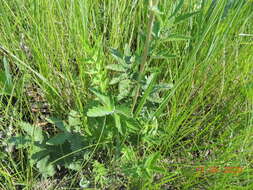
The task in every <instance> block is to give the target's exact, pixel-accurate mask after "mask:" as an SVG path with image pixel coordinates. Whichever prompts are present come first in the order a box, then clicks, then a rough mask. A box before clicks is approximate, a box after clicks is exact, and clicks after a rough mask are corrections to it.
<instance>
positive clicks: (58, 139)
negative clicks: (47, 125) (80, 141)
mask: <svg viewBox="0 0 253 190" xmlns="http://www.w3.org/2000/svg"><path fill="white" fill-rule="evenodd" d="M67 138H68V134H66V133H59V134H57V135H55V136H54V137H52V138H50V139H49V140H48V141H47V143H46V144H48V145H61V144H63V143H64V142H65V141H66V139H67Z"/></svg>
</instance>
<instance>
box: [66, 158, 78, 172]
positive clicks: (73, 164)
mask: <svg viewBox="0 0 253 190" xmlns="http://www.w3.org/2000/svg"><path fill="white" fill-rule="evenodd" d="M64 166H65V167H66V168H69V169H71V170H75V171H80V170H81V169H82V162H81V161H80V160H77V161H71V163H65V164H64Z"/></svg>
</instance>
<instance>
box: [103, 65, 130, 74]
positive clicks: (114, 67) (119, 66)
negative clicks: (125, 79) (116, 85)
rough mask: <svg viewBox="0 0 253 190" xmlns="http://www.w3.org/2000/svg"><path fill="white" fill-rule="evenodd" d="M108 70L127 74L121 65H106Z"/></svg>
mask: <svg viewBox="0 0 253 190" xmlns="http://www.w3.org/2000/svg"><path fill="white" fill-rule="evenodd" d="M105 68H106V69H109V70H112V71H118V72H126V70H127V69H126V68H125V67H124V66H123V65H121V64H109V65H106V67H105Z"/></svg>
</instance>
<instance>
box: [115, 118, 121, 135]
mask: <svg viewBox="0 0 253 190" xmlns="http://www.w3.org/2000/svg"><path fill="white" fill-rule="evenodd" d="M114 120H115V126H116V128H117V129H118V131H119V133H120V134H121V135H123V131H122V126H121V121H120V116H119V115H118V114H114Z"/></svg>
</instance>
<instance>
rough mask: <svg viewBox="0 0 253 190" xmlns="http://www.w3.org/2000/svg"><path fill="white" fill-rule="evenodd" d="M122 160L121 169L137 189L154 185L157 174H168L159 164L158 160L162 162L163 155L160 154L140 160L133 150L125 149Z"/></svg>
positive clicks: (156, 153)
mask: <svg viewBox="0 0 253 190" xmlns="http://www.w3.org/2000/svg"><path fill="white" fill-rule="evenodd" d="M121 159H122V160H121V161H122V166H121V169H122V171H123V172H124V174H125V175H127V176H130V181H131V182H130V183H131V184H132V186H134V187H135V188H137V187H138V188H140V189H144V188H145V187H146V185H150V184H152V183H153V180H154V175H155V174H165V173H166V170H165V169H164V168H162V167H161V166H160V164H159V163H158V160H161V155H160V153H158V152H155V153H153V154H150V155H149V156H146V157H145V159H143V160H140V159H138V156H137V155H136V152H135V151H134V150H133V149H132V148H130V147H124V148H123V149H122V157H121Z"/></svg>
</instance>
